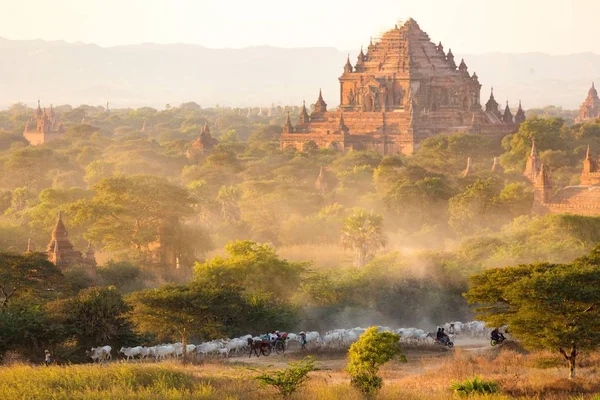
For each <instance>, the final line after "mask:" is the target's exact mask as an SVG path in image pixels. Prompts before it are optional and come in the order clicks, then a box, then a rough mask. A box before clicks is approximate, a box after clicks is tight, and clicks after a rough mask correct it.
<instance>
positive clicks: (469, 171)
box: [460, 157, 473, 178]
mask: <svg viewBox="0 0 600 400" xmlns="http://www.w3.org/2000/svg"><path fill="white" fill-rule="evenodd" d="M472 172H473V171H472V165H471V157H469V158H467V168H465V170H464V171H463V172H462V174H460V176H462V177H463V178H466V177H467V176H469V175H471V173H472Z"/></svg>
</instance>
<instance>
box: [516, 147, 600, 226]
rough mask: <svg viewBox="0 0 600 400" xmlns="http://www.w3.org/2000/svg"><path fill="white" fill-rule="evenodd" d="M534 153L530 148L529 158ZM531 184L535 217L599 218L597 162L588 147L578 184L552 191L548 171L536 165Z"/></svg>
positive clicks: (599, 191) (599, 198)
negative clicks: (577, 216)
mask: <svg viewBox="0 0 600 400" xmlns="http://www.w3.org/2000/svg"><path fill="white" fill-rule="evenodd" d="M534 151H535V147H534V148H533V149H532V155H533V154H534ZM528 164H529V163H528ZM534 171H535V170H534ZM533 183H534V187H533V212H534V213H535V214H560V213H570V214H577V215H587V216H599V215H600V169H599V168H598V159H594V158H593V157H592V154H591V151H590V148H589V146H588V149H587V152H586V156H585V160H584V161H583V168H582V171H581V178H580V184H579V185H576V186H567V187H565V188H562V189H560V190H558V191H556V192H555V191H554V190H553V189H554V187H553V182H552V178H551V176H550V171H549V170H548V168H547V167H546V166H545V165H543V164H540V165H539V169H538V170H537V172H536V173H535V177H534V181H533Z"/></svg>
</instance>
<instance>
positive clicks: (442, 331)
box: [440, 328, 450, 344]
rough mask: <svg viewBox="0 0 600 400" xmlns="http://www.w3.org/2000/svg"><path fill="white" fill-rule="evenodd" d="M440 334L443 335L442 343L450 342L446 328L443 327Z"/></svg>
mask: <svg viewBox="0 0 600 400" xmlns="http://www.w3.org/2000/svg"><path fill="white" fill-rule="evenodd" d="M440 335H441V339H440V342H442V343H444V344H446V343H448V342H449V341H450V336H448V335H447V334H446V333H445V332H444V328H442V330H441V332H440Z"/></svg>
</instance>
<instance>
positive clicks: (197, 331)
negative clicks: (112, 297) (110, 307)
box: [128, 282, 296, 349]
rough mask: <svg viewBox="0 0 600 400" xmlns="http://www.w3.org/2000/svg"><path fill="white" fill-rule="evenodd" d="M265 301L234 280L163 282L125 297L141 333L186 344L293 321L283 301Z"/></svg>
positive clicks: (288, 324) (294, 320)
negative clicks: (155, 286)
mask: <svg viewBox="0 0 600 400" xmlns="http://www.w3.org/2000/svg"><path fill="white" fill-rule="evenodd" d="M266 300H267V299H264V298H261V297H260V296H245V295H244V294H243V292H242V289H241V288H240V287H236V286H233V285H225V284H223V285H209V284H206V283H201V282H192V283H191V284H189V285H166V286H163V287H160V288H157V289H151V290H144V291H140V292H135V293H133V294H131V295H130V296H129V298H128V301H129V303H130V304H131V306H132V307H133V309H132V311H131V319H132V321H133V322H134V323H135V325H136V326H137V328H138V330H139V331H140V332H141V333H151V334H154V335H156V337H157V338H158V339H159V340H173V339H177V340H181V342H182V343H183V344H184V349H185V344H186V343H187V342H188V340H189V339H190V338H192V337H193V338H196V339H198V340H211V339H217V338H220V337H230V336H234V335H241V334H245V333H247V332H248V331H260V330H261V329H264V328H263V327H264V326H282V325H284V326H292V325H293V324H294V323H296V319H295V318H294V317H295V316H294V315H293V312H292V313H290V310H286V305H285V304H281V305H280V304H278V303H277V302H273V301H266ZM269 300H270V299H269ZM290 317H292V318H290ZM286 318H287V321H286V320H285V319H286Z"/></svg>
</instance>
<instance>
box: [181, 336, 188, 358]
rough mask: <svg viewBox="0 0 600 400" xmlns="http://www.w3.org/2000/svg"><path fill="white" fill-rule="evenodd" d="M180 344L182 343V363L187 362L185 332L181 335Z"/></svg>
mask: <svg viewBox="0 0 600 400" xmlns="http://www.w3.org/2000/svg"><path fill="white" fill-rule="evenodd" d="M181 344H182V345H183V349H181V350H182V355H183V363H184V364H185V363H186V362H187V335H186V334H185V332H183V334H182V335H181Z"/></svg>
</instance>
